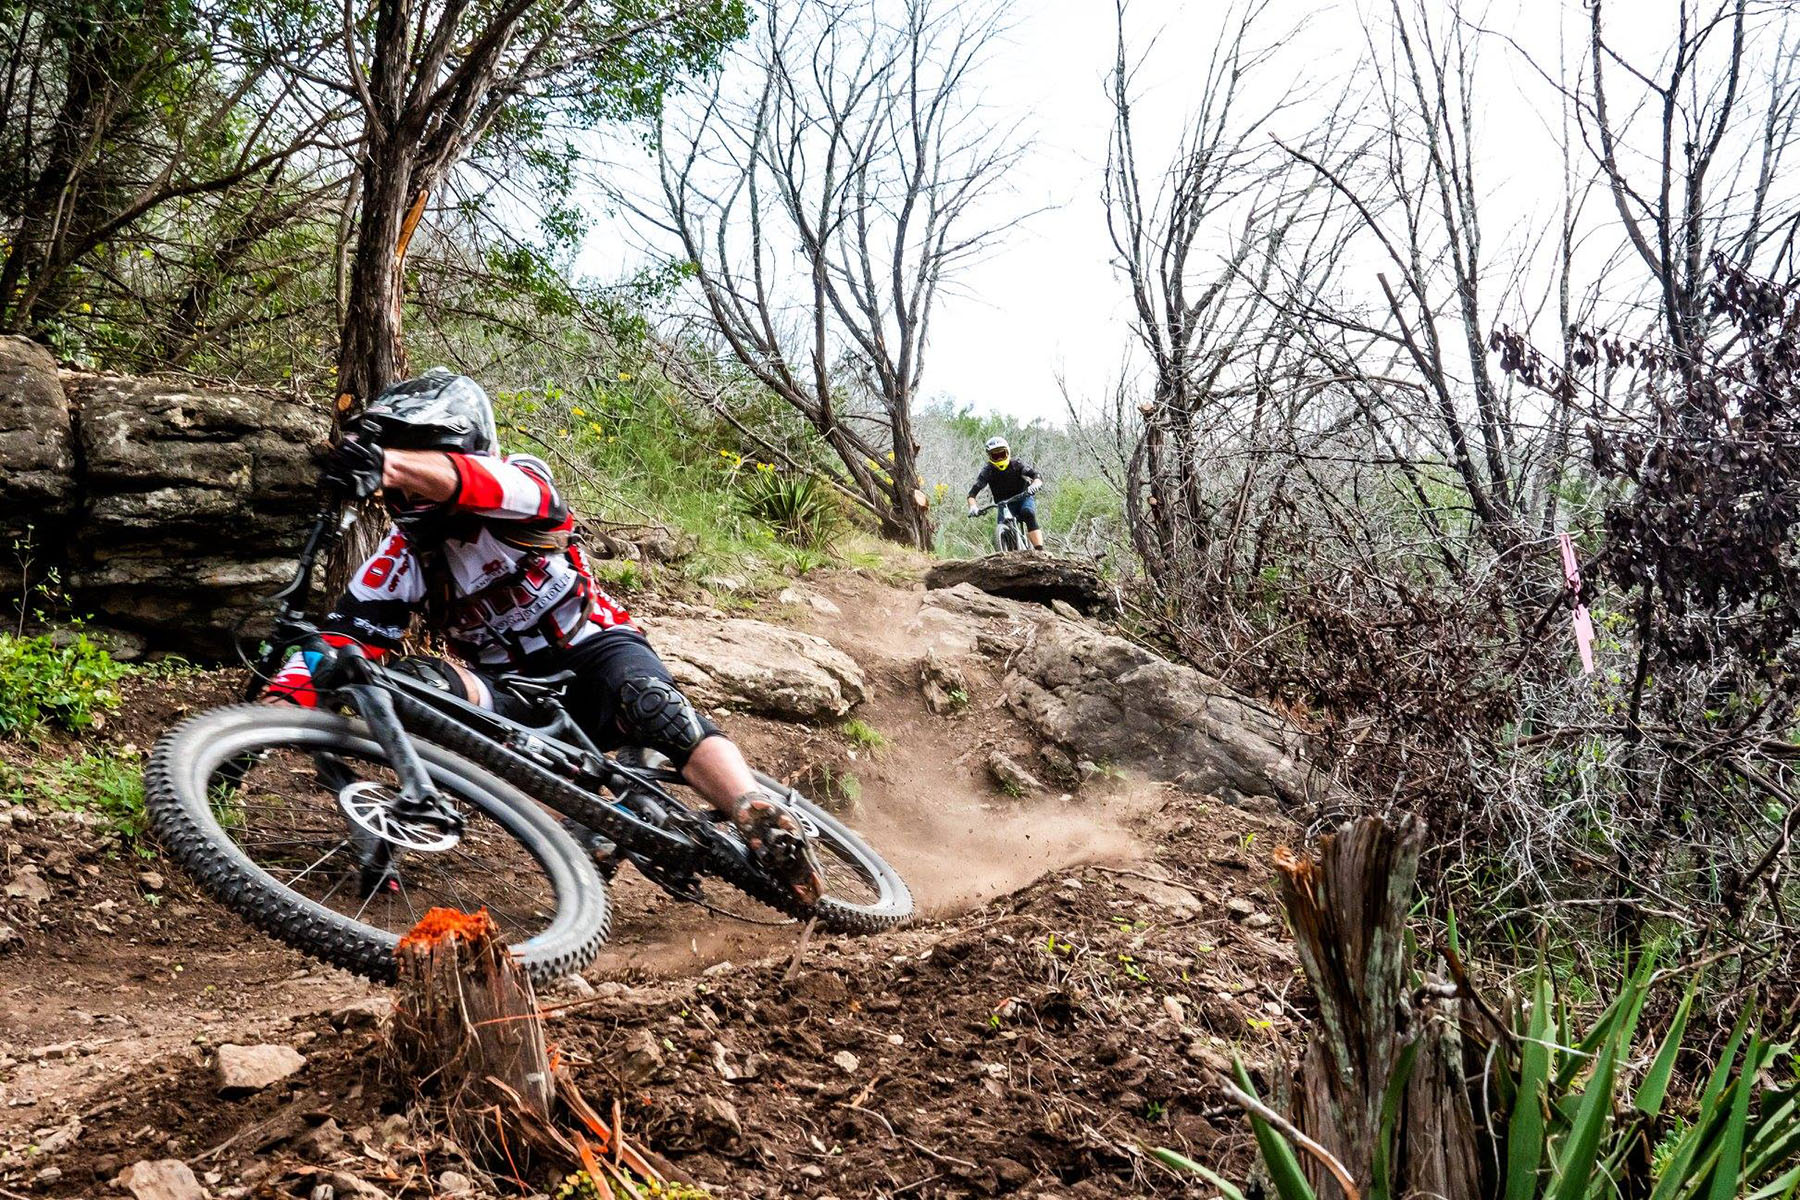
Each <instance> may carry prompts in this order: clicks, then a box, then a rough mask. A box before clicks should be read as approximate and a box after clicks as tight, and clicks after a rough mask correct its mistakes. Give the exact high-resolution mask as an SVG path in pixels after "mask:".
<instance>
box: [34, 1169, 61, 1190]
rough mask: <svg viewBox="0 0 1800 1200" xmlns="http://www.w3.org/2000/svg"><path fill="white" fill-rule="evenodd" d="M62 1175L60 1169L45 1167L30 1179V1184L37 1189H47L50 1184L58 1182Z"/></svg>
mask: <svg viewBox="0 0 1800 1200" xmlns="http://www.w3.org/2000/svg"><path fill="white" fill-rule="evenodd" d="M62 1175H63V1173H62V1168H61V1167H45V1168H44V1169H43V1170H41V1171H39V1172H38V1173H37V1174H36V1175H33V1176H32V1177H31V1182H32V1183H33V1184H35V1185H37V1186H38V1187H49V1186H50V1185H51V1184H53V1183H55V1182H57V1181H58V1180H60V1179H61V1178H62Z"/></svg>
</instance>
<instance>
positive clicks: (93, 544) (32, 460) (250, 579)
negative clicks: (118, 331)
mask: <svg viewBox="0 0 1800 1200" xmlns="http://www.w3.org/2000/svg"><path fill="white" fill-rule="evenodd" d="M329 427H330V414H329V412H328V411H327V408H326V406H325V405H324V404H321V403H319V402H317V401H315V400H311V399H307V398H303V397H296V396H289V395H281V394H277V393H274V392H259V391H246V390H241V389H216V388H215V389H206V388H194V387H191V386H187V385H185V384H181V383H171V382H163V381H158V380H149V379H129V378H123V377H118V376H99V375H85V374H78V373H74V372H68V373H63V374H61V375H59V374H58V372H57V369H56V363H55V361H54V360H53V359H52V358H51V357H50V355H49V353H48V352H47V351H45V350H44V349H43V348H42V347H40V346H38V345H36V344H34V343H32V342H29V341H26V340H24V339H22V338H11V337H0V549H4V543H5V542H6V541H9V540H12V539H18V538H20V537H22V536H23V531H24V528H25V527H26V526H27V525H29V526H32V527H33V531H32V532H33V538H34V540H35V541H36V543H37V550H36V553H35V556H34V557H35V561H34V562H33V564H32V567H31V574H32V576H33V578H34V579H42V578H44V577H45V575H46V573H47V572H48V571H49V570H50V569H52V568H55V569H56V570H57V571H58V572H59V573H60V575H61V579H62V582H63V585H64V588H65V590H66V591H68V593H69V595H70V599H71V601H72V602H73V605H74V607H75V608H76V609H77V610H78V611H81V612H83V613H88V614H92V615H93V617H94V618H95V619H96V621H97V622H98V624H99V625H101V626H102V627H107V626H110V627H113V628H123V629H126V630H131V631H134V632H136V633H139V634H142V635H144V638H145V640H146V642H147V643H148V645H149V647H150V648H152V649H159V650H175V651H179V652H181V653H184V654H189V655H194V656H198V657H210V656H222V655H227V654H229V652H230V647H231V640H232V636H233V634H234V633H235V631H236V630H237V628H238V627H239V626H240V625H241V624H242V623H243V621H244V619H245V618H246V617H247V616H250V615H252V614H253V613H255V612H256V609H257V602H258V601H259V600H260V598H261V597H262V596H264V595H266V594H267V593H268V592H269V591H271V590H273V588H274V587H275V586H276V585H278V584H280V583H282V582H284V581H285V580H286V579H287V577H288V576H289V575H290V574H291V573H292V561H293V560H292V557H291V555H292V554H293V552H294V550H295V549H297V543H298V541H299V537H300V533H301V530H302V529H303V528H304V525H305V523H306V519H307V517H308V516H309V515H310V512H311V510H312V509H313V507H314V506H315V505H316V495H315V491H314V486H315V484H314V481H315V477H316V468H315V466H314V462H313V453H314V450H315V448H316V447H318V446H319V445H321V444H322V443H323V441H324V438H325V435H326V432H327V430H328V429H329ZM15 558H16V556H8V555H3V554H0V585H3V586H5V587H6V589H7V590H9V591H11V590H15V589H16V588H17V587H18V583H19V580H18V569H17V563H16V561H14V559H15Z"/></svg>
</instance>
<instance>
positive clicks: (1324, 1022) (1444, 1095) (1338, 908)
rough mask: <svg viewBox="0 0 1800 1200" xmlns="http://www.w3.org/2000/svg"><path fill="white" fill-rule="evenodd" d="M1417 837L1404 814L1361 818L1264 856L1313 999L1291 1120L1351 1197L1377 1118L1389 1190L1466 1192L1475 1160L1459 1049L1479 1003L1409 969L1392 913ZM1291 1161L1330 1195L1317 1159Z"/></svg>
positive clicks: (1399, 917) (1367, 1178)
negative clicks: (1340, 1175) (1309, 844)
mask: <svg viewBox="0 0 1800 1200" xmlns="http://www.w3.org/2000/svg"><path fill="white" fill-rule="evenodd" d="M1423 848H1424V827H1423V826H1422V825H1421V824H1420V823H1419V822H1418V821H1416V820H1414V819H1411V818H1406V819H1404V820H1402V821H1400V822H1398V823H1395V824H1390V823H1388V822H1387V821H1385V820H1383V819H1381V818H1379V817H1368V818H1364V819H1363V820H1360V821H1356V822H1353V823H1351V824H1347V825H1344V826H1342V827H1341V828H1339V829H1338V830H1337V832H1336V833H1333V834H1329V835H1327V836H1326V837H1324V838H1322V839H1320V842H1319V849H1318V853H1317V855H1316V856H1311V857H1308V856H1302V855H1299V854H1295V853H1293V852H1291V851H1286V850H1283V851H1279V852H1277V854H1276V856H1275V865H1276V868H1277V869H1278V870H1279V872H1280V874H1281V880H1282V893H1283V901H1284V903H1285V904H1286V906H1287V911H1288V918H1289V921H1290V923H1291V924H1292V926H1293V930H1294V944H1295V947H1296V948H1297V949H1298V951H1299V954H1300V963H1301V966H1302V967H1303V968H1304V969H1305V971H1306V977H1307V980H1308V981H1309V982H1310V983H1311V984H1312V990H1313V996H1314V999H1315V1001H1316V1002H1317V1004H1318V1007H1319V1020H1318V1023H1317V1026H1316V1028H1315V1030H1314V1033H1313V1036H1312V1037H1311V1039H1310V1040H1309V1041H1308V1043H1307V1046H1306V1050H1305V1052H1304V1053H1303V1054H1302V1056H1301V1059H1300V1063H1299V1068H1298V1071H1297V1078H1296V1096H1295V1103H1294V1117H1293V1120H1294V1124H1295V1125H1296V1126H1298V1128H1299V1130H1300V1132H1302V1133H1304V1134H1305V1135H1307V1136H1308V1137H1310V1138H1311V1139H1313V1140H1314V1141H1315V1142H1317V1143H1319V1145H1321V1146H1322V1147H1323V1148H1324V1149H1325V1150H1327V1151H1329V1152H1330V1153H1331V1154H1332V1155H1334V1156H1335V1157H1336V1158H1337V1160H1338V1161H1339V1162H1340V1163H1341V1164H1342V1165H1343V1166H1344V1167H1345V1168H1346V1169H1347V1170H1348V1172H1349V1174H1350V1175H1351V1177H1352V1178H1353V1179H1354V1180H1355V1181H1356V1185H1357V1187H1358V1188H1359V1189H1360V1190H1361V1191H1362V1193H1363V1194H1365V1195H1366V1194H1367V1193H1368V1191H1369V1185H1370V1182H1371V1179H1372V1178H1373V1174H1374V1157H1375V1154H1376V1147H1377V1146H1378V1144H1379V1143H1380V1141H1381V1133H1382V1123H1383V1120H1384V1118H1386V1119H1391V1120H1392V1121H1393V1122H1394V1124H1393V1132H1392V1134H1391V1143H1390V1144H1391V1147H1392V1148H1393V1151H1394V1156H1393V1158H1394V1161H1392V1162H1391V1163H1390V1168H1389V1169H1390V1173H1391V1174H1390V1179H1391V1181H1392V1188H1391V1193H1390V1194H1392V1195H1395V1196H1402V1197H1405V1196H1475V1195H1478V1194H1480V1193H1479V1187H1478V1185H1479V1181H1480V1164H1479V1160H1478V1156H1477V1153H1476V1127H1475V1116H1474V1112H1473V1109H1472V1107H1471V1104H1470V1099H1469V1090H1468V1085H1467V1084H1466V1083H1465V1082H1464V1081H1465V1078H1467V1076H1468V1067H1467V1065H1466V1064H1465V1055H1464V1049H1465V1045H1466V1042H1465V1035H1466V1034H1467V1033H1470V1032H1475V1028H1476V1027H1477V1026H1478V1025H1479V1024H1480V1022H1481V1021H1482V1014H1480V1013H1479V1011H1477V1010H1476V1008H1475V1007H1474V1005H1472V1004H1471V1003H1470V1002H1469V1001H1467V1000H1465V999H1463V998H1462V997H1461V996H1459V995H1458V994H1457V992H1458V989H1457V988H1455V987H1454V986H1450V985H1446V984H1444V983H1442V982H1440V981H1428V980H1425V979H1423V978H1420V977H1419V976H1418V975H1417V974H1416V973H1415V969H1414V965H1413V961H1412V953H1411V950H1410V948H1409V946H1408V942H1407V937H1406V919H1407V916H1408V914H1409V913H1410V912H1411V910H1412V904H1413V894H1414V893H1413V889H1414V885H1415V883H1416V882H1417V880H1418V873H1419V855H1420V853H1421V851H1422V850H1423ZM1474 1065H1475V1066H1476V1067H1477V1068H1478V1067H1479V1064H1478V1063H1477V1064H1474ZM1475 1073H1476V1074H1477V1075H1478V1074H1479V1071H1478V1069H1477V1070H1476V1072H1475ZM1397 1076H1398V1077H1399V1078H1400V1080H1401V1082H1400V1084H1399V1085H1398V1087H1397V1088H1396V1091H1397V1096H1396V1100H1397V1103H1396V1104H1395V1105H1393V1106H1392V1107H1391V1108H1390V1107H1389V1106H1387V1105H1386V1102H1387V1100H1388V1098H1389V1089H1390V1086H1391V1085H1392V1084H1393V1083H1394V1080H1395V1079H1396V1077H1397ZM1303 1166H1304V1168H1305V1170H1306V1172H1307V1175H1308V1177H1309V1180H1310V1182H1311V1183H1312V1185H1313V1189H1314V1191H1315V1192H1316V1193H1317V1194H1318V1195H1319V1196H1321V1197H1326V1196H1335V1195H1340V1194H1343V1193H1342V1189H1340V1188H1339V1187H1338V1185H1337V1183H1336V1182H1335V1181H1334V1180H1333V1179H1332V1173H1331V1172H1330V1171H1329V1170H1328V1168H1327V1167H1326V1165H1325V1164H1324V1163H1323V1162H1321V1161H1320V1160H1319V1159H1318V1158H1317V1157H1312V1158H1303Z"/></svg>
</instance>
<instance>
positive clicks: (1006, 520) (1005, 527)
mask: <svg viewBox="0 0 1800 1200" xmlns="http://www.w3.org/2000/svg"><path fill="white" fill-rule="evenodd" d="M1036 494H1037V490H1036V489H1035V488H1034V489H1032V490H1031V491H1030V492H1027V493H1026V495H1033V496H1034V495H1036ZM1023 498H1024V497H1022V496H1014V497H1013V498H1012V499H1011V500H996V501H994V502H993V503H991V504H984V505H982V506H981V507H980V508H978V509H976V510H975V511H974V512H971V513H970V514H969V516H971V517H981V516H986V515H987V514H988V513H991V512H996V510H998V515H996V516H995V517H994V549H995V550H996V551H998V552H999V553H1001V554H1005V553H1006V552H1007V551H1009V550H1023V549H1025V548H1026V547H1028V546H1029V545H1030V544H1031V543H1030V541H1029V540H1028V539H1027V538H1026V536H1025V526H1024V523H1023V522H1021V521H1020V520H1019V513H1018V509H1017V508H1016V507H1014V506H1015V505H1016V504H1017V503H1018V502H1019V501H1020V500H1022V499H1023Z"/></svg>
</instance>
